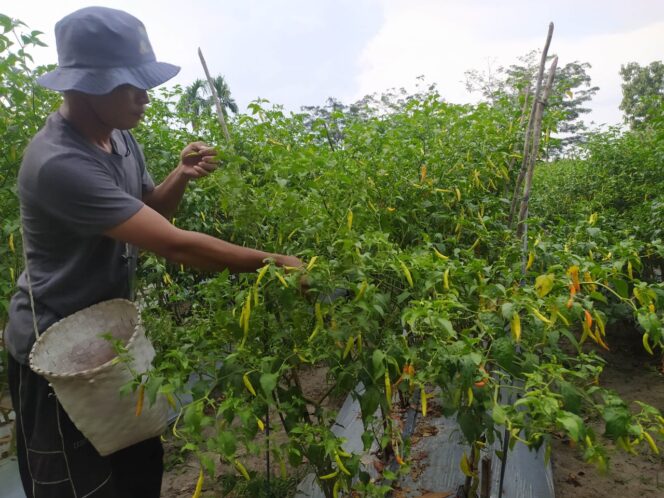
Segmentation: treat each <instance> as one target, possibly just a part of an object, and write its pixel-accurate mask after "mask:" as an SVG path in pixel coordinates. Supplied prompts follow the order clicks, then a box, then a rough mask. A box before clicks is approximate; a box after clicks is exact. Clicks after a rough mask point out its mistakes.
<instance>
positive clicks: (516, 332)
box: [510, 312, 521, 343]
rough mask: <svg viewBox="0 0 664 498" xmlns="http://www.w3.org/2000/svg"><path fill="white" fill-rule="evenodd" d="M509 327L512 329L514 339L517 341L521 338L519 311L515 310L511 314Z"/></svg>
mask: <svg viewBox="0 0 664 498" xmlns="http://www.w3.org/2000/svg"><path fill="white" fill-rule="evenodd" d="M510 329H511V331H512V337H513V338H514V341H515V342H517V343H518V342H519V341H520V340H521V317H519V313H517V312H514V313H513V314H512V320H511V321H510Z"/></svg>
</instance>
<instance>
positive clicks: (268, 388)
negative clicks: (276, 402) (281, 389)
mask: <svg viewBox="0 0 664 498" xmlns="http://www.w3.org/2000/svg"><path fill="white" fill-rule="evenodd" d="M278 380H279V375H277V374H273V373H265V374H263V375H261V378H260V380H259V383H260V385H261V389H263V392H264V393H265V397H266V398H268V399H270V398H271V397H272V391H274V388H275V387H277V382H278Z"/></svg>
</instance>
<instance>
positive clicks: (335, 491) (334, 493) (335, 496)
mask: <svg viewBox="0 0 664 498" xmlns="http://www.w3.org/2000/svg"><path fill="white" fill-rule="evenodd" d="M340 487H341V481H340V480H339V479H337V482H335V483H334V487H333V488H332V498H339V488H340Z"/></svg>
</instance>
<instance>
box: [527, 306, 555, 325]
mask: <svg viewBox="0 0 664 498" xmlns="http://www.w3.org/2000/svg"><path fill="white" fill-rule="evenodd" d="M530 311H531V312H532V314H533V315H535V317H536V318H537V319H538V320H539V321H541V322H544V323H546V324H547V325H551V323H552V322H551V320H549V319H548V318H547V317H545V316H544V315H543V314H542V313H540V312H539V311H538V310H536V309H535V308H530Z"/></svg>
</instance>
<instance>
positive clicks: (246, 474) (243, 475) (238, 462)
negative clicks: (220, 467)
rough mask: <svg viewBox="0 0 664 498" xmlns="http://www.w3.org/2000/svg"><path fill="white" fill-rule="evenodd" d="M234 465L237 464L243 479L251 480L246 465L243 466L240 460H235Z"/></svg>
mask: <svg viewBox="0 0 664 498" xmlns="http://www.w3.org/2000/svg"><path fill="white" fill-rule="evenodd" d="M233 463H234V464H235V467H236V468H237V470H239V471H240V474H242V477H244V478H245V479H246V480H247V481H249V480H251V477H249V472H247V469H246V468H245V466H244V465H242V462H241V461H240V460H235V462H233Z"/></svg>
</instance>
